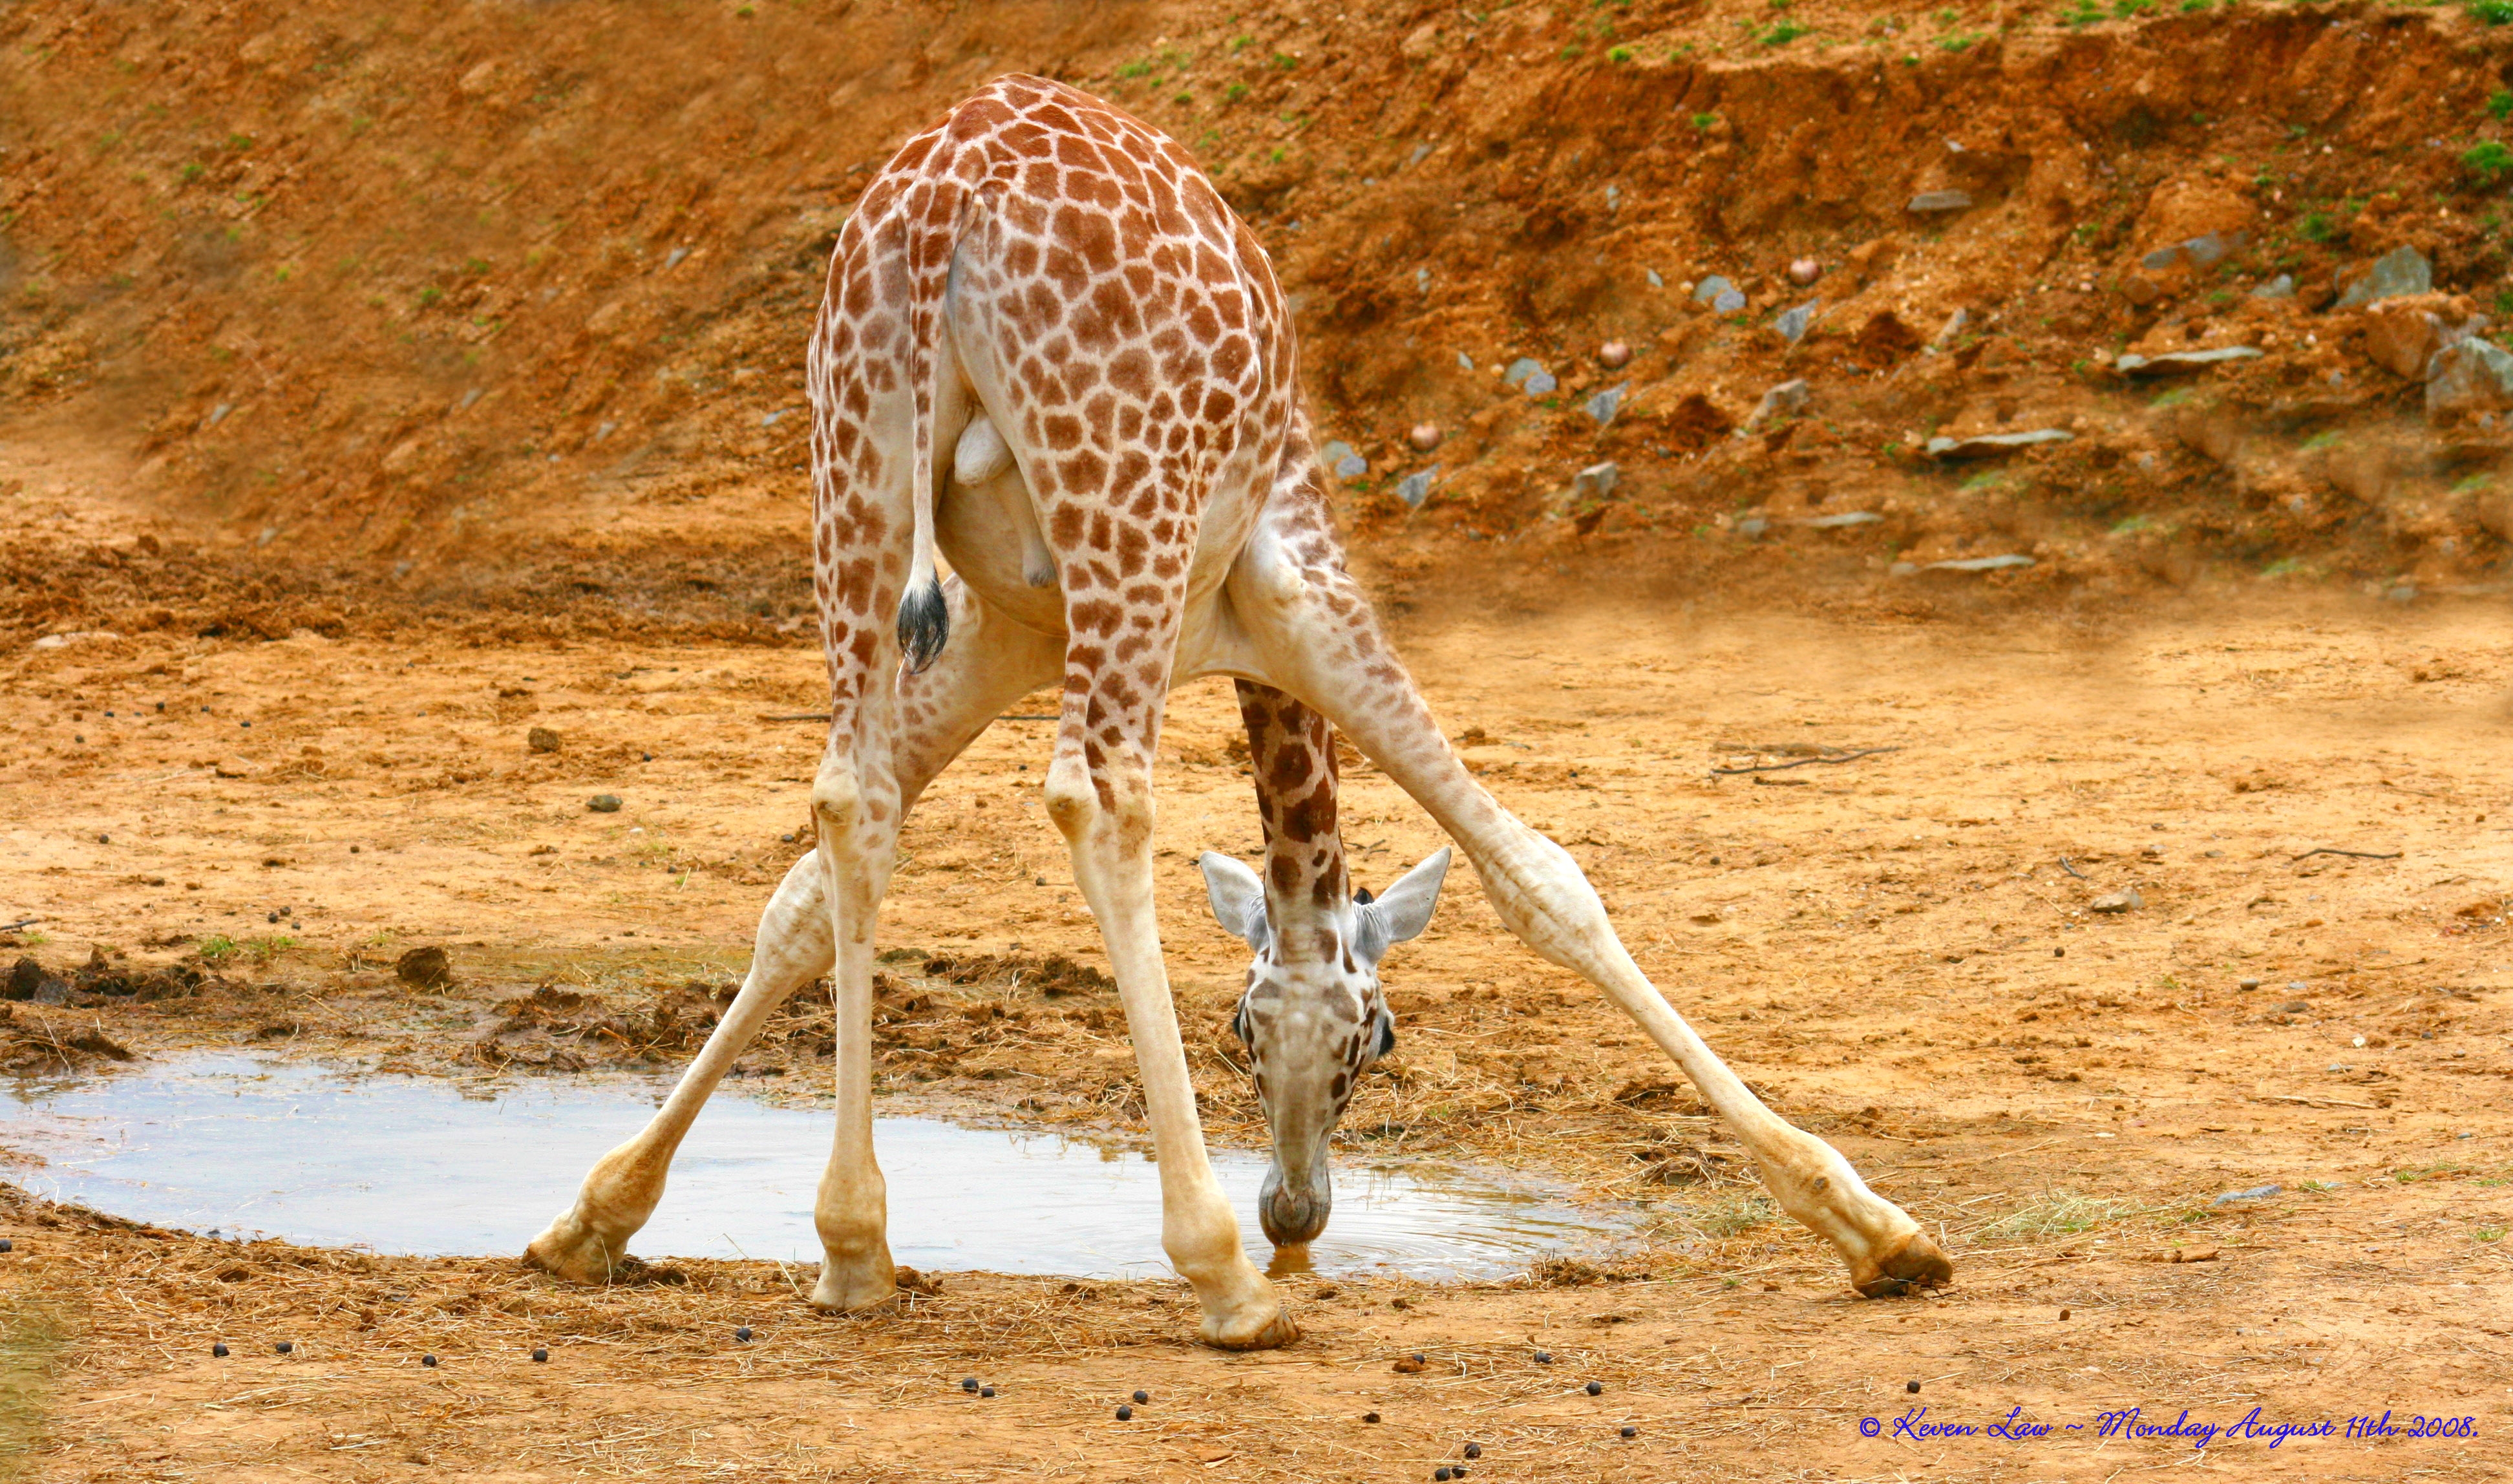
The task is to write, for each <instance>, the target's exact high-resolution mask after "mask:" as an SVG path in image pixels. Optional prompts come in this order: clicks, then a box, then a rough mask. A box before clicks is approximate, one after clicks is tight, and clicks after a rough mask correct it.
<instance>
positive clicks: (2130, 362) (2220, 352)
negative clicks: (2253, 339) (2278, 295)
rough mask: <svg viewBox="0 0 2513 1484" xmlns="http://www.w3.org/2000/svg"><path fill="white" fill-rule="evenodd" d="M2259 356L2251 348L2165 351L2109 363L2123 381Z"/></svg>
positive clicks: (2189, 370) (2232, 347)
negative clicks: (2124, 379) (2128, 378)
mask: <svg viewBox="0 0 2513 1484" xmlns="http://www.w3.org/2000/svg"><path fill="white" fill-rule="evenodd" d="M2259 354H2260V352H2259V351H2258V350H2256V349H2254V348H2253V347H2252V346H2250V345H2220V346H2218V347H2217V348H2215V349H2214V350H2168V351H2165V352H2164V353H2163V354H2162V355H2125V356H2122V357H2121V358H2120V359H2119V360H2117V361H2114V362H2112V370H2114V371H2117V372H2119V373H2120V374H2121V375H2122V376H2125V377H2137V378H2139V379H2141V380H2143V379H2145V378H2148V377H2170V376H2180V375H2182V374H2184V373H2186V372H2193V371H2205V370H2207V369H2208V368H2209V367H2211V366H2222V365H2224V364H2225V363H2226V362H2228V361H2248V360H2253V359H2255V358H2256V357H2257V356H2258V355H2259Z"/></svg>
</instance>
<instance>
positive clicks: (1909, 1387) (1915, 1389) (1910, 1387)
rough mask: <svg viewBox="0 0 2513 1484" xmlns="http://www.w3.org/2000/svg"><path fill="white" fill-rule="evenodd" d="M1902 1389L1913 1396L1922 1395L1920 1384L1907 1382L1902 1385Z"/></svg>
mask: <svg viewBox="0 0 2513 1484" xmlns="http://www.w3.org/2000/svg"><path fill="white" fill-rule="evenodd" d="M1902 1389H1903V1390H1905V1391H1908V1392H1910V1393H1911V1394H1912V1395H1913V1396H1917V1395H1919V1394H1920V1384H1919V1383H1918V1382H1916V1381H1906V1382H1904V1383H1902Z"/></svg>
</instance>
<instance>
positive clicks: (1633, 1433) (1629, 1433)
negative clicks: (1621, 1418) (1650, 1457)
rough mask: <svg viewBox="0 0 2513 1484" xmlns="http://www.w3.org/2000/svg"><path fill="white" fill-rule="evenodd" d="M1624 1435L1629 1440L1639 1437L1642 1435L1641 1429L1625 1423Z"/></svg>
mask: <svg viewBox="0 0 2513 1484" xmlns="http://www.w3.org/2000/svg"><path fill="white" fill-rule="evenodd" d="M1622 1435H1623V1436H1624V1437H1627V1438H1633V1437H1638V1436H1640V1435H1641V1429H1639V1428H1638V1427H1635V1426H1633V1425H1632V1424H1629V1423H1625V1424H1623V1429H1622Z"/></svg>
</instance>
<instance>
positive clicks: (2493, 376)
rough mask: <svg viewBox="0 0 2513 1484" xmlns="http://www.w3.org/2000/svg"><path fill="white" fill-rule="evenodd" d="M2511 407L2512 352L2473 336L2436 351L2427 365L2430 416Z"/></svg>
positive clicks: (2512, 386) (2512, 381)
mask: <svg viewBox="0 0 2513 1484" xmlns="http://www.w3.org/2000/svg"><path fill="white" fill-rule="evenodd" d="M2508 407H2513V352H2507V351H2506V350H2505V349H2504V348H2503V347H2502V346H2500V345H2497V344H2495V343H2494V342H2493V341H2484V340H2479V339H2477V338H2475V337H2473V338H2471V339H2469V340H2465V341H2460V342H2459V343H2458V344H2454V345H2447V346H2445V347H2444V348H2443V349H2441V350H2438V351H2436V352H2435V355H2434V359H2433V360H2432V361H2430V362H2428V363H2427V366H2426V416H2427V417H2428V418H2430V419H2449V418H2456V417H2465V416H2467V415H2469V414H2472V413H2490V412H2501V411H2503V410H2504V409H2506V408H2508Z"/></svg>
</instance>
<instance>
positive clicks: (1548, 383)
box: [1520, 371, 1562, 397]
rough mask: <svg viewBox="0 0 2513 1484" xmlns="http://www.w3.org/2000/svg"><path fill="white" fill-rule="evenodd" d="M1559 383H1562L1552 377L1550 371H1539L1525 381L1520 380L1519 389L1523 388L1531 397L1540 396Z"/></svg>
mask: <svg viewBox="0 0 2513 1484" xmlns="http://www.w3.org/2000/svg"><path fill="white" fill-rule="evenodd" d="M1561 384H1562V383H1561V382H1560V381H1555V380H1554V379H1553V373H1552V372H1549V371H1539V372H1537V373H1536V375H1534V376H1532V377H1529V378H1528V379H1527V380H1526V381H1523V382H1521V383H1520V389H1522V390H1524V391H1525V392H1526V393H1527V394H1528V395H1529V396H1531V397H1540V396H1544V395H1546V394H1548V393H1549V392H1551V391H1552V390H1553V388H1555V387H1556V386H1559V385H1561Z"/></svg>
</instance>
